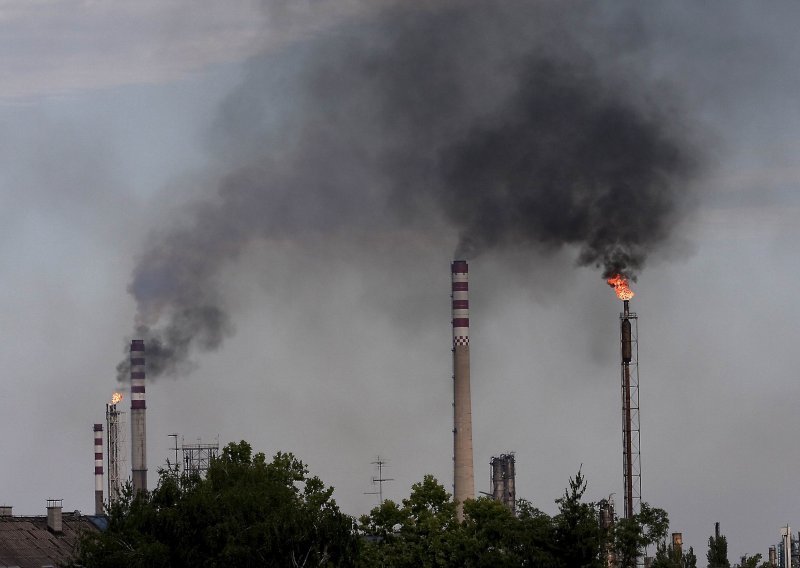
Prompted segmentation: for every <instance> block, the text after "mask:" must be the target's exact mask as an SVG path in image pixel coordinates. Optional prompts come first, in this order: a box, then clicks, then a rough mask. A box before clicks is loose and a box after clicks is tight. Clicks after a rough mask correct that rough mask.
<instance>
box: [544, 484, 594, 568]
mask: <svg viewBox="0 0 800 568" xmlns="http://www.w3.org/2000/svg"><path fill="white" fill-rule="evenodd" d="M585 492H586V479H585V478H584V477H583V474H582V473H581V471H580V470H578V473H577V474H576V475H575V477H572V478H570V480H569V487H568V488H567V489H565V490H564V496H563V497H561V498H560V499H557V500H556V503H557V504H558V508H559V512H558V514H557V515H556V516H555V517H554V518H553V525H554V537H555V543H554V545H555V556H556V557H557V558H558V559H559V561H560V562H562V563H563V564H564V565H565V566H570V567H572V566H574V567H575V568H578V567H584V566H585V567H598V568H599V567H601V566H603V559H602V556H601V549H602V544H603V542H604V538H603V531H602V530H601V528H600V523H599V522H598V510H597V506H596V504H594V503H584V502H583V501H582V499H583V494H584V493H585Z"/></svg>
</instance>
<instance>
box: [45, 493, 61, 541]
mask: <svg viewBox="0 0 800 568" xmlns="http://www.w3.org/2000/svg"><path fill="white" fill-rule="evenodd" d="M63 502H64V500H63V499H48V500H47V529H48V530H49V531H50V532H54V533H56V534H60V533H61V532H62V530H63V525H62V517H61V508H62V505H63Z"/></svg>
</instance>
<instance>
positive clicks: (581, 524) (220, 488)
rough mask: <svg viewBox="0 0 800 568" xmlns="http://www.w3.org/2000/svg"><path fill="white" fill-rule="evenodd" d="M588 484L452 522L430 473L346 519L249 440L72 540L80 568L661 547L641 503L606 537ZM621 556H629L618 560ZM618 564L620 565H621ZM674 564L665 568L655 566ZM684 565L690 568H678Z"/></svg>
mask: <svg viewBox="0 0 800 568" xmlns="http://www.w3.org/2000/svg"><path fill="white" fill-rule="evenodd" d="M585 492H586V479H585V478H584V477H583V475H582V473H581V472H580V471H578V473H577V475H576V476H575V477H574V478H571V479H570V480H569V484H568V487H567V488H566V490H565V491H564V494H563V496H562V497H560V498H559V499H557V500H556V504H557V506H558V512H557V513H556V514H555V515H553V516H549V515H547V514H545V513H543V512H542V511H540V510H538V509H537V508H535V507H534V506H533V505H532V504H531V503H529V502H527V501H524V500H519V501H518V502H517V510H516V514H514V513H512V512H511V511H510V510H509V509H508V508H506V507H505V506H504V505H502V504H501V503H499V502H497V501H494V500H492V499H488V498H480V499H476V500H467V501H466V502H465V503H464V519H463V521H461V522H459V521H458V519H457V516H456V507H455V504H454V503H453V500H452V497H451V495H450V494H448V492H447V491H446V490H445V488H444V487H443V486H442V485H441V484H439V483H438V482H437V481H436V479H434V478H433V477H432V476H430V475H428V476H425V478H424V479H423V480H422V481H421V482H420V483H416V484H414V486H413V487H412V489H411V494H410V495H409V496H408V498H407V499H403V500H402V502H400V503H395V502H393V501H385V502H383V503H382V504H381V505H380V506H379V507H376V508H375V509H373V510H372V511H371V512H370V514H369V515H364V516H362V517H361V518H360V520H359V522H358V524H357V525H356V524H355V523H354V521H353V520H352V519H351V518H350V517H348V516H346V515H344V514H342V513H341V512H340V511H339V509H338V507H337V506H336V503H335V502H334V500H333V498H332V493H333V489H332V488H328V487H325V485H324V484H323V483H322V481H321V480H320V479H319V478H317V477H313V476H310V475H309V474H308V471H307V469H306V467H305V465H304V464H303V463H302V462H300V461H299V460H297V459H296V458H295V457H294V456H293V455H291V454H283V453H278V454H277V455H275V457H274V458H273V459H272V461H271V462H267V460H266V458H265V456H264V454H261V453H258V454H255V455H253V452H252V449H251V447H250V445H249V444H247V443H246V442H239V443H232V444H228V445H227V446H226V447H225V448H224V450H223V451H222V454H221V455H220V457H219V458H217V459H215V460H213V462H212V464H211V466H210V468H209V470H208V472H207V474H206V476H205V477H202V478H201V477H200V476H179V475H177V473H176V471H175V470H172V469H168V470H165V471H162V472H161V477H160V481H159V483H158V485H157V487H156V488H155V489H154V490H153V491H152V492H151V493H145V494H142V495H135V496H134V495H133V492H132V490H131V488H130V487H129V486H128V487H126V488H125V491H124V493H123V496H122V498H121V499H120V500H119V501H118V502H117V503H115V504H114V505H113V506H112V507H111V508H110V509H109V511H108V516H109V528H108V530H107V531H105V532H103V533H96V534H87V535H84V537H83V538H82V540H81V544H80V551H79V557H78V558H77V559H76V563H77V564H80V565H83V566H86V567H89V568H96V567H97V568H106V567H109V568H110V567H123V568H124V567H154V568H158V567H175V568H182V567H188V566H192V567H201V568H215V567H222V566H226V567H227V566H237V567H245V568H246V567H251V566H252V567H255V566H275V567H278V568H281V567H292V568H294V567H300V566H307V567H310V566H322V567H324V566H344V567H346V566H359V567H370V568H371V567H374V566H391V567H394V568H412V567H413V568H417V567H423V568H427V567H430V568H433V567H443V568H448V567H454V568H455V567H466V568H489V567H492V568H514V567H518V566H531V567H546V568H601V567H605V566H606V557H607V555H608V553H609V552H614V553H616V554H617V555H618V558H619V557H620V554H622V553H623V552H624V551H628V553H629V557H630V558H635V557H636V554H637V553H638V552H639V551H640V550H641V549H642V548H643V547H644V546H645V545H647V544H651V543H653V542H656V541H659V540H662V539H663V538H664V534H665V533H666V526H667V525H666V523H667V521H666V513H664V512H663V511H662V510H661V509H651V508H650V507H648V506H647V505H646V504H642V511H641V513H640V514H639V515H637V516H636V517H635V518H634V519H630V520H627V521H618V522H617V523H616V526H615V528H614V529H612V530H604V529H601V528H600V524H599V505H598V504H596V503H591V502H586V501H584V494H585ZM625 558H628V557H625ZM623 566H624V565H623ZM663 566H671V565H663ZM681 568H687V565H681Z"/></svg>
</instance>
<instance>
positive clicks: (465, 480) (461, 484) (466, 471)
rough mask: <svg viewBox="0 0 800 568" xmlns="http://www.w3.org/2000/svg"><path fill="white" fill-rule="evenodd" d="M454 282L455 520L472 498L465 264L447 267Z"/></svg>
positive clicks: (455, 262) (472, 479)
mask: <svg viewBox="0 0 800 568" xmlns="http://www.w3.org/2000/svg"><path fill="white" fill-rule="evenodd" d="M450 270H451V274H452V279H453V287H452V291H453V293H452V298H453V498H454V499H455V501H456V506H457V507H458V509H457V514H458V519H459V520H462V519H463V518H464V509H463V504H464V501H465V500H467V499H474V498H475V478H474V472H473V461H472V402H471V399H470V390H469V275H468V272H469V268H468V267H467V261H466V260H456V261H453V263H452V264H451V265H450Z"/></svg>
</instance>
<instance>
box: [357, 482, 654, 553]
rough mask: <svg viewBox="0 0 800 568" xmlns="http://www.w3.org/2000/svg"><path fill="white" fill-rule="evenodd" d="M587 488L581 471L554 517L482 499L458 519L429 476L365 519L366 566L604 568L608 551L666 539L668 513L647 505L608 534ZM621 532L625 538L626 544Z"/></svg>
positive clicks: (362, 523) (525, 506) (522, 503)
mask: <svg viewBox="0 0 800 568" xmlns="http://www.w3.org/2000/svg"><path fill="white" fill-rule="evenodd" d="M585 491H586V480H585V478H584V477H583V475H582V474H581V472H580V471H579V472H578V474H577V475H576V476H575V477H574V478H572V479H570V480H569V486H568V487H567V489H566V490H565V491H564V495H563V496H562V497H561V498H559V499H557V500H556V503H557V505H558V513H557V514H556V515H554V516H552V517H550V516H548V515H546V514H545V513H543V512H541V511H539V510H538V509H536V508H535V507H533V506H532V505H531V504H530V503H529V502H527V501H524V500H520V501H518V503H517V514H516V515H514V514H512V513H511V511H509V510H508V509H507V508H506V507H505V506H503V505H502V504H500V503H498V502H496V501H494V500H492V499H488V498H480V499H477V500H468V501H467V502H466V503H464V520H463V522H461V523H459V522H458V521H457V520H456V517H455V508H454V506H453V504H452V501H451V500H450V496H449V495H448V494H447V492H446V491H445V489H444V487H442V486H441V485H440V484H439V483H437V482H436V480H435V479H434V478H433V477H430V476H427V477H426V478H425V479H424V481H423V482H422V483H418V484H416V485H414V487H413V488H412V492H411V496H410V497H409V498H408V499H405V500H403V502H402V503H401V504H400V505H398V504H396V503H394V502H392V501H386V502H384V503H383V504H382V505H381V506H380V507H376V508H375V509H373V510H372V512H371V513H370V514H369V515H364V516H362V517H361V519H360V521H359V531H360V532H361V534H362V535H364V537H365V543H364V546H363V548H362V551H361V557H360V559H359V565H360V566H364V567H367V566H392V567H397V568H406V567H408V568H410V567H416V566H422V567H451V566H452V567H456V566H458V567H461V566H464V567H498V568H503V567H516V566H541V567H552V568H580V567H586V568H600V567H603V566H605V565H606V563H605V556H606V551H607V550H609V549H612V550H616V549H617V548H620V549H621V548H622V547H623V544H627V542H628V541H630V542H632V543H633V544H634V546H643V545H644V544H649V543H651V542H655V541H656V540H658V539H662V538H663V535H664V534H665V532H666V513H664V511H662V510H661V509H651V508H649V507H647V505H644V506H643V512H642V514H641V515H639V516H637V518H636V519H633V520H632V521H630V522H628V523H627V524H625V530H624V531H620V533H619V536H618V535H617V533H616V531H614V532H611V533H610V534H606V533H605V532H604V531H603V530H601V529H600V526H599V522H598V521H599V519H598V515H599V507H598V505H597V504H596V503H588V502H585V501H584V500H583V496H584V493H585ZM623 537H624V538H625V539H627V540H624V539H623ZM615 538H620V539H623V540H620V543H622V544H619V545H618V543H617V542H616V541H615V540H614V539H615ZM637 550H638V549H637ZM634 558H635V555H634Z"/></svg>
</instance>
